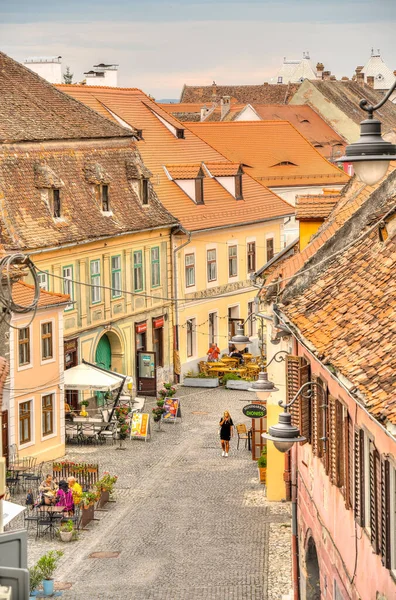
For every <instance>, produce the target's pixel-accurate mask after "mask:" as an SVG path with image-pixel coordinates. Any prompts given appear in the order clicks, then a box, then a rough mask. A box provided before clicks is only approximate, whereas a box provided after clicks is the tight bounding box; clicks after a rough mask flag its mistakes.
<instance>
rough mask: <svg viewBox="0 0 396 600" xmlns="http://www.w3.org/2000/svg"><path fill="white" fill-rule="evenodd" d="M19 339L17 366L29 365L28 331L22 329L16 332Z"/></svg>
mask: <svg viewBox="0 0 396 600" xmlns="http://www.w3.org/2000/svg"><path fill="white" fill-rule="evenodd" d="M18 335H19V338H18V343H19V366H20V367H22V366H23V365H28V364H29V363H30V329H29V327H22V329H20V330H19V332H18Z"/></svg>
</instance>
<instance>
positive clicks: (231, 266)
mask: <svg viewBox="0 0 396 600" xmlns="http://www.w3.org/2000/svg"><path fill="white" fill-rule="evenodd" d="M237 274H238V248H237V246H228V276H229V277H236V276H237Z"/></svg>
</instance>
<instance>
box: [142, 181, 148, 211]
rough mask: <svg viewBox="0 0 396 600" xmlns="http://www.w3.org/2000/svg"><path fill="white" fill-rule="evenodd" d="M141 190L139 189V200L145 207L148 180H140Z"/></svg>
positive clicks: (146, 203)
mask: <svg viewBox="0 0 396 600" xmlns="http://www.w3.org/2000/svg"><path fill="white" fill-rule="evenodd" d="M140 181H141V189H140V199H141V202H142V204H143V205H144V206H147V205H148V203H149V180H148V179H146V178H142V179H141V180H140Z"/></svg>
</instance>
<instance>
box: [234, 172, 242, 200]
mask: <svg viewBox="0 0 396 600" xmlns="http://www.w3.org/2000/svg"><path fill="white" fill-rule="evenodd" d="M235 198H236V199H237V200H243V194H242V174H238V175H235Z"/></svg>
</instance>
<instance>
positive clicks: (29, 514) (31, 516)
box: [23, 508, 40, 530]
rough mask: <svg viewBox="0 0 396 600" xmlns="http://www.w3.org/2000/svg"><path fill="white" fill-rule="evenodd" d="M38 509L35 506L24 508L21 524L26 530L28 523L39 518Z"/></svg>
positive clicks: (35, 521) (34, 521)
mask: <svg viewBox="0 0 396 600" xmlns="http://www.w3.org/2000/svg"><path fill="white" fill-rule="evenodd" d="M39 516H40V514H39V511H38V509H37V508H33V509H32V510H29V509H26V510H24V511H23V524H24V526H25V527H26V529H27V530H29V526H30V523H36V527H37V521H38V519H39Z"/></svg>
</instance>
